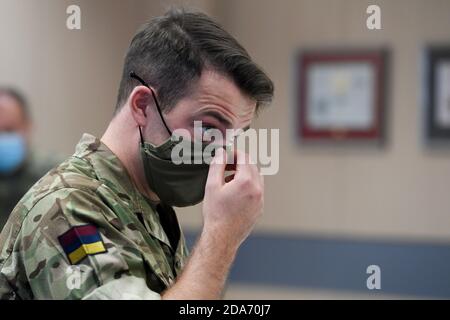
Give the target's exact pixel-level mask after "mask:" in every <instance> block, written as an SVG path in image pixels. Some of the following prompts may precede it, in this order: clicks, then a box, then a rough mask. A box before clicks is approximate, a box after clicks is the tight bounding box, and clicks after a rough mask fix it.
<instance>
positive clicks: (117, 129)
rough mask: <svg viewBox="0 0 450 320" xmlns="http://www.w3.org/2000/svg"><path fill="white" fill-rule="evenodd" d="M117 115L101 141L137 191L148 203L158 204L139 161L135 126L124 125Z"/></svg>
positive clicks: (137, 133)
mask: <svg viewBox="0 0 450 320" xmlns="http://www.w3.org/2000/svg"><path fill="white" fill-rule="evenodd" d="M120 118H122V117H121V115H120V114H119V115H117V116H116V117H115V118H114V119H113V120H112V121H111V123H110V124H109V126H108V128H107V129H106V131H105V133H104V134H103V136H102V138H101V141H102V142H103V143H104V144H105V145H106V146H107V147H108V148H109V149H110V150H111V151H112V152H113V153H114V154H115V155H116V156H117V157H118V158H119V160H120V162H122V164H123V166H124V167H125V169H126V170H127V172H128V174H129V175H130V177H131V180H132V181H133V183H134V185H135V186H136V188H137V189H138V191H139V192H140V193H141V194H142V195H144V196H145V197H147V198H148V199H149V200H150V201H155V202H159V199H158V196H157V195H156V194H155V193H154V192H153V191H152V190H151V189H150V187H149V186H148V183H147V180H146V178H145V173H144V165H143V163H142V160H141V153H140V152H141V151H140V143H139V141H140V136H139V128H138V127H137V125H133V124H130V123H124V122H125V121H121V119H120Z"/></svg>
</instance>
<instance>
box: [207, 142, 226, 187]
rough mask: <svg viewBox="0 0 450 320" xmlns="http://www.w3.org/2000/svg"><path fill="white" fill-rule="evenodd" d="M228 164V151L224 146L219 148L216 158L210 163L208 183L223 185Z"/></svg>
mask: <svg viewBox="0 0 450 320" xmlns="http://www.w3.org/2000/svg"><path fill="white" fill-rule="evenodd" d="M226 165H227V164H226V153H225V151H224V149H223V148H218V149H217V150H216V154H215V156H214V159H213V160H212V161H211V164H210V165H209V173H208V180H207V181H206V184H207V185H208V184H214V185H223V184H224V178H225V167H226Z"/></svg>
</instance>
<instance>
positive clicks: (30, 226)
mask: <svg viewBox="0 0 450 320" xmlns="http://www.w3.org/2000/svg"><path fill="white" fill-rule="evenodd" d="M272 94H273V85H272V82H271V81H270V79H269V78H268V77H267V76H266V75H265V74H264V72H263V71H262V70H261V69H260V68H259V67H258V66H257V65H256V64H254V63H253V62H252V60H251V59H250V57H249V55H248V53H247V52H246V51H245V49H243V48H242V47H241V46H240V45H239V44H238V43H237V42H236V40H235V39H234V38H232V37H231V36H230V35H229V34H228V33H227V32H226V31H224V30H223V29H222V28H221V27H220V26H219V25H217V24H216V23H215V22H213V21H212V20H211V19H210V18H208V17H207V16H206V15H204V14H201V13H190V12H184V11H177V10H171V11H169V12H168V13H167V14H166V15H164V16H162V17H158V18H155V19H153V20H151V21H150V22H149V23H147V24H146V25H144V26H143V28H142V29H141V30H140V31H139V32H138V33H137V34H136V36H135V37H134V38H133V40H132V42H131V45H130V48H129V50H128V52H127V56H126V58H125V66H124V71H123V76H122V80H121V85H120V88H119V96H118V102H117V107H116V113H115V116H114V118H113V119H112V121H111V123H110V124H109V126H108V128H107V130H106V132H105V134H104V135H103V137H102V138H101V139H98V138H96V137H94V136H91V135H88V134H85V135H84V136H83V137H82V139H81V141H80V142H79V144H78V145H77V147H76V151H75V154H74V155H73V156H72V157H70V158H69V159H68V160H66V161H65V162H64V163H62V164H61V165H60V166H59V167H57V168H55V169H54V170H52V171H50V172H49V173H48V174H47V175H46V176H44V177H43V178H42V179H41V180H40V181H39V183H37V184H36V185H35V186H34V187H33V188H32V189H31V190H30V191H29V192H28V193H27V194H26V196H25V197H24V198H23V199H22V200H21V201H20V202H19V204H18V205H17V206H16V208H15V209H14V211H13V213H12V215H11V217H10V219H9V220H8V223H7V224H6V226H5V228H4V229H3V231H2V233H1V235H0V249H1V253H0V297H1V298H3V299H161V298H162V299H217V298H220V297H221V294H222V291H223V288H224V285H225V281H226V276H227V273H228V271H229V268H230V266H231V263H232V261H233V259H234V257H235V255H236V252H237V250H238V248H239V246H240V244H241V243H242V242H243V241H244V240H245V238H246V237H247V236H248V234H249V233H250V231H251V229H252V228H253V226H254V224H255V222H256V220H257V218H258V217H259V216H260V214H261V212H262V207H263V180H262V177H261V176H260V174H259V172H258V169H257V168H256V166H255V165H254V164H251V163H250V161H249V158H248V156H247V155H246V154H244V153H242V152H238V151H235V158H236V160H237V164H236V166H235V167H234V171H235V172H234V176H232V177H231V179H230V177H228V178H227V179H225V170H227V169H229V167H227V165H226V163H225V159H226V157H225V151H224V150H223V149H221V148H219V149H217V151H216V154H215V157H214V160H213V162H212V163H211V164H210V165H206V166H205V165H193V164H190V165H181V166H177V165H175V164H173V161H170V159H168V158H167V151H168V150H169V151H170V150H172V149H173V147H174V143H173V142H172V139H171V133H172V130H174V129H177V128H182V129H185V130H186V131H187V132H189V133H191V134H192V133H193V132H192V131H193V126H192V124H193V122H194V121H202V123H203V125H204V126H205V127H206V128H207V129H210V128H214V129H217V130H219V131H220V132H225V130H226V129H241V128H246V127H248V126H249V125H250V122H251V120H252V118H253V117H254V114H255V112H256V109H257V108H259V107H260V106H261V105H263V104H267V103H268V102H270V100H271V98H272ZM192 143H195V142H194V141H192ZM205 168H206V170H205ZM202 200H203V208H202V211H203V219H204V224H203V230H202V232H201V235H200V237H199V239H198V240H197V243H196V245H195V248H194V250H193V252H192V254H191V255H190V257H189V260H187V255H188V252H187V249H186V245H185V240H184V237H183V234H182V232H181V229H180V227H179V224H178V221H177V218H176V215H175V213H174V211H173V209H172V206H188V205H193V204H196V203H198V202H200V201H202Z"/></svg>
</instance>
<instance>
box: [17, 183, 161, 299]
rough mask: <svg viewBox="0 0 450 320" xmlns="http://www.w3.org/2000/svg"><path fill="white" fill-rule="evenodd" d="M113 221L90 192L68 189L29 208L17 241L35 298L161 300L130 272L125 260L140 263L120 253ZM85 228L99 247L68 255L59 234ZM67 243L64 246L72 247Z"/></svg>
mask: <svg viewBox="0 0 450 320" xmlns="http://www.w3.org/2000/svg"><path fill="white" fill-rule="evenodd" d="M113 217H115V215H114V213H113V212H112V211H111V210H110V209H109V208H108V207H107V206H105V205H104V204H103V203H102V201H101V200H100V199H99V198H98V197H97V196H95V194H91V193H90V192H85V191H81V190H78V189H70V188H66V189H61V190H59V191H56V192H54V193H52V194H50V195H48V196H46V197H45V198H44V199H42V200H41V201H39V202H38V203H37V204H36V205H35V206H34V207H33V208H32V209H31V211H30V212H29V214H28V215H27V217H26V218H25V220H24V222H23V226H22V229H21V231H20V234H19V237H18V240H17V241H18V242H19V247H20V256H21V261H22V263H23V268H24V269H25V273H26V278H27V279H28V283H29V286H30V289H31V291H32V293H33V297H34V298H35V299H160V295H159V294H158V293H156V292H154V291H152V290H150V289H149V288H148V286H147V284H146V281H145V276H144V274H141V275H139V273H137V272H130V271H132V270H130V264H131V265H133V263H130V261H134V264H136V265H137V264H139V261H138V260H132V259H131V260H128V258H127V257H126V255H124V254H123V251H120V250H119V249H121V246H122V247H123V246H124V243H126V241H129V240H128V239H126V237H125V236H124V235H123V234H122V233H120V231H119V230H117V229H115V228H114V227H113V226H112V225H111V224H110V223H109V221H110V219H112V218H113ZM86 225H88V226H93V228H94V229H93V230H94V231H96V230H97V231H98V234H97V236H98V237H100V241H101V242H102V243H103V247H102V243H100V242H96V243H97V244H98V245H97V247H95V246H94V247H93V249H92V248H91V249H89V250H91V251H89V250H85V251H84V255H82V256H77V257H75V256H73V255H71V256H69V255H68V253H67V248H66V247H63V245H62V243H63V244H64V242H62V241H61V236H62V235H67V234H68V232H69V233H70V232H72V230H73V229H74V228H77V227H79V226H86ZM75 230H78V229H75ZM91 231H92V230H91ZM75 234H76V236H75V238H76V237H77V234H79V232H78V233H75ZM69 236H70V234H69ZM69 238H70V237H69ZM73 238H74V237H72V240H73ZM69 240H70V241H68V242H67V245H69V246H72V249H74V248H76V247H77V244H76V243H75V244H73V243H71V239H69ZM97 240H98V239H97ZM99 247H101V248H100V249H98V248H99ZM102 249H104V250H102ZM72 251H73V250H72ZM86 252H87V254H86ZM130 254H131V253H130ZM135 259H136V258H135ZM136 262H137V263H136Z"/></svg>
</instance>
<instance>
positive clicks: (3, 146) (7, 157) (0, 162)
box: [0, 133, 26, 174]
mask: <svg viewBox="0 0 450 320" xmlns="http://www.w3.org/2000/svg"><path fill="white" fill-rule="evenodd" d="M25 155H26V146H25V140H24V138H23V137H22V136H21V135H20V134H18V133H0V174H7V173H12V172H14V171H15V170H17V169H18V168H19V167H20V165H21V164H22V163H23V161H24V159H25Z"/></svg>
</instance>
